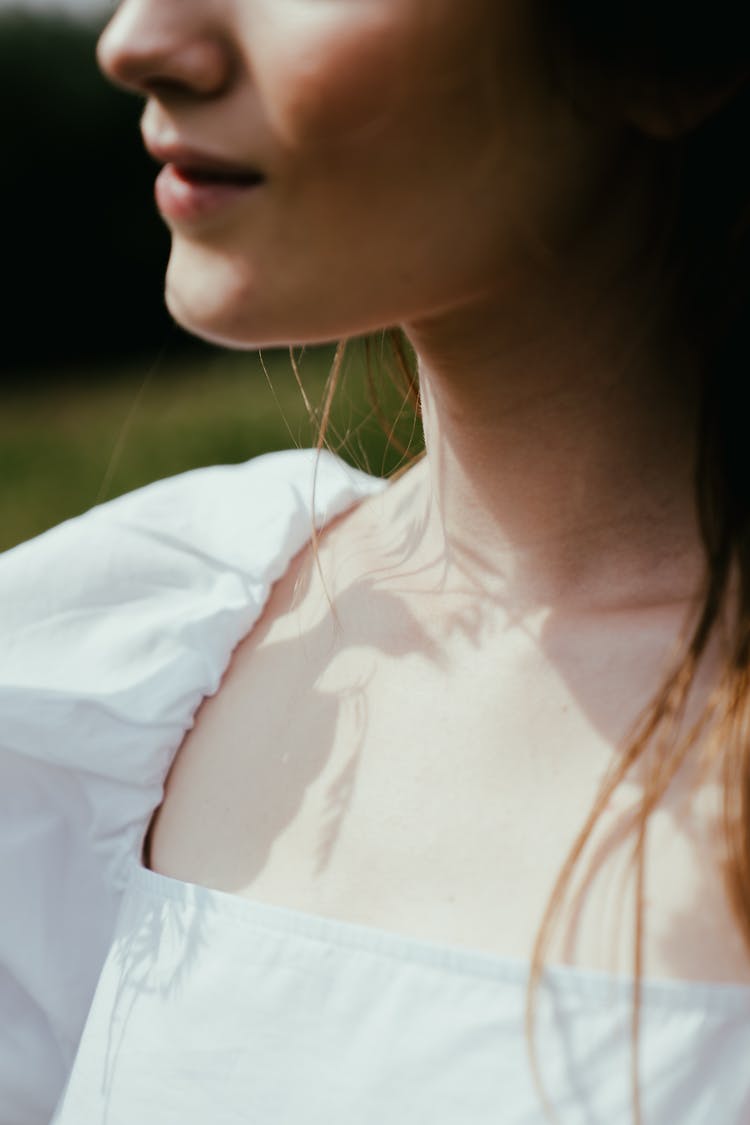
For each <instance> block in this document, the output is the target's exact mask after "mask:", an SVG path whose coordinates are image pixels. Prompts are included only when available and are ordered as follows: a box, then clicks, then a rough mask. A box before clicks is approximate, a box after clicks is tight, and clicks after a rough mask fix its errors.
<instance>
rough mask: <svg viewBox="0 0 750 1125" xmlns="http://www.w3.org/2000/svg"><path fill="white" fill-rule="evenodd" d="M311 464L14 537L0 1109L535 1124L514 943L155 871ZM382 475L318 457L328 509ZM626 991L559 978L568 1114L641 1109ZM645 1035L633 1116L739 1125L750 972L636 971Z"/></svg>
mask: <svg viewBox="0 0 750 1125" xmlns="http://www.w3.org/2000/svg"><path fill="white" fill-rule="evenodd" d="M314 462H315V454H314V453H313V452H312V451H303V452H289V453H282V454H274V455H270V456H267V457H263V458H258V459H256V460H255V461H252V462H250V463H248V464H247V465H239V466H222V467H216V468H211V469H200V470H195V471H193V472H191V473H186V474H183V475H181V476H179V477H174V478H171V479H169V480H166V481H161V482H158V483H156V484H154V485H150V486H148V487H147V488H144V489H140V490H138V491H137V492H134V493H130V494H129V495H127V496H124V497H120V498H119V499H117V500H114V501H111V502H110V503H108V504H105V505H101V506H99V507H97V508H94V509H92V510H91V511H90V512H88V513H86V514H85V515H83V516H81V517H78V518H77V519H74V520H70V521H68V522H66V523H64V524H62V525H60V527H57V528H54V529H52V530H51V531H49V532H47V533H45V534H44V535H42V536H40V537H38V538H37V539H34V540H31V541H30V542H28V543H25V544H22V545H21V546H19V547H16V548H14V549H13V550H11V551H8V552H6V553H5V554H4V555H0V631H1V635H2V638H3V643H2V650H1V651H0V771H1V773H0V848H2V864H1V865H0V896H1V899H0V901H2V903H3V917H2V923H1V924H0V1125H42V1123H45V1125H47V1123H48V1122H50V1119H51V1118H52V1119H53V1120H54V1123H55V1125H177V1123H179V1125H206V1123H207V1122H209V1121H211V1122H217V1123H218V1125H235V1123H236V1125H239V1123H240V1122H241V1123H242V1125H251V1123H252V1125H344V1123H346V1125H353V1123H356V1125H370V1123H372V1125H375V1123H376V1122H377V1125H382V1123H383V1122H387V1123H388V1125H421V1123H424V1125H427V1123H429V1125H464V1123H467V1125H485V1123H487V1125H489V1123H490V1122H492V1123H493V1125H543V1122H544V1120H545V1119H544V1116H543V1113H542V1109H541V1107H540V1104H539V1101H538V1099H537V1096H536V1094H535V1092H534V1088H533V1084H532V1081H531V1077H530V1072H529V1067H528V1064H527V1060H526V1054H525V1043H524V1031H523V1003H524V995H525V979H526V966H525V965H524V964H523V963H520V962H515V961H511V960H508V959H503V958H497V957H490V956H488V955H486V954H481V953H477V952H473V951H470V950H458V949H451V948H449V947H443V946H440V945H436V944H431V943H425V942H419V941H415V940H412V939H409V938H405V937H401V936H399V935H397V934H393V933H388V932H385V931H380V930H377V929H373V928H370V927H364V926H358V925H354V924H352V923H343V922H338V921H335V920H332V919H325V918H318V917H315V916H312V915H307V914H304V913H301V912H298V911H290V910H282V909H280V908H278V907H273V906H269V905H267V904H264V903H255V902H249V901H246V900H243V899H239V898H234V897H232V896H231V895H227V894H224V893H222V892H218V891H213V890H208V889H206V888H202V887H196V886H194V885H192V884H188V883H182V882H179V881H177V880H173V879H169V878H166V877H165V876H162V875H158V874H155V873H153V872H149V871H145V870H144V869H143V868H142V867H141V866H140V863H139V855H140V850H141V845H142V841H143V836H144V833H145V831H146V828H147V825H148V823H149V820H150V818H151V815H152V813H153V810H154V809H155V808H156V807H157V806H158V804H159V803H160V801H161V797H162V793H163V782H164V779H165V777H166V774H167V771H168V769H169V766H170V764H171V761H172V759H173V757H174V754H175V753H176V751H177V749H178V748H179V745H180V743H181V741H182V739H183V737H184V734H185V732H186V731H187V730H188V729H189V728H190V726H191V724H192V721H193V717H194V715H195V713H196V711H197V709H198V707H199V705H200V702H201V700H202V699H203V698H204V697H205V696H206V695H211V694H213V693H214V692H215V691H216V690H217V689H218V686H219V683H220V681H221V677H222V674H223V672H224V670H225V668H226V666H227V664H228V662H229V659H230V657H231V653H232V651H233V649H234V648H235V646H236V645H237V643H238V642H239V640H240V639H241V638H242V637H243V636H244V635H246V634H247V633H248V632H249V630H250V629H251V628H252V626H253V624H254V623H255V621H256V620H257V619H258V617H259V616H260V614H261V612H262V609H263V606H264V605H265V602H266V599H267V597H268V594H269V591H270V588H271V586H272V584H273V582H274V581H275V580H276V579H278V578H279V577H280V576H281V575H282V574H283V573H284V571H285V570H286V568H287V567H288V565H289V563H290V561H291V559H292V557H293V556H294V555H295V554H296V553H297V551H298V550H299V549H300V548H301V547H302V546H304V544H305V542H307V540H308V538H309V535H310V524H311V513H312V509H311V490H312V478H313V466H314ZM382 486H383V485H382V482H381V481H379V480H377V479H376V478H369V477H366V476H364V475H363V474H359V473H356V472H354V471H353V470H351V469H348V468H347V467H346V466H345V465H343V463H342V462H340V461H337V460H336V459H335V458H333V457H331V456H329V455H323V457H322V459H321V462H320V467H319V471H318V475H317V484H316V510H315V513H314V518H315V522H316V524H317V525H318V526H322V525H323V524H324V523H325V522H326V520H329V519H331V518H333V517H334V516H335V515H337V514H338V513H339V512H341V511H344V510H345V509H346V508H348V507H349V506H350V505H351V504H352V503H354V502H355V501H356V500H357V499H358V498H360V497H363V496H365V495H367V494H368V493H370V492H372V491H376V490H378V489H380V488H381V487H382ZM630 1006H631V992H630V986H629V984H628V983H627V982H626V981H624V980H621V979H619V978H615V977H610V976H608V975H607V974H601V973H594V972H584V971H581V970H576V969H571V968H556V969H552V970H548V972H547V975H546V977H545V984H544V988H543V990H542V992H541V994H540V1028H539V1054H540V1058H541V1059H542V1060H543V1077H544V1079H545V1082H546V1085H547V1089H548V1092H549V1096H550V1099H551V1101H552V1104H553V1105H554V1107H555V1111H556V1113H557V1115H558V1119H559V1120H560V1121H561V1122H562V1123H563V1125H595V1123H596V1125H598V1123H600V1122H601V1123H602V1125H619V1123H620V1122H622V1123H623V1125H625V1123H626V1122H629V1121H630V1116H629V1115H630V1086H629V1071H630V1056H629V1050H630V1046H629V1044H630ZM642 1044H643V1046H642V1060H641V1062H642V1090H643V1101H644V1125H678V1123H679V1125H707V1123H709V1122H710V1123H711V1125H713V1123H714V1122H717V1123H718V1122H721V1125H748V1122H750V988H742V987H739V986H727V985H723V986H722V985H708V984H706V985H701V984H693V983H687V982H668V981H665V982H652V981H647V982H645V985H644V1005H643V1028H642ZM61 1094H62V1097H61ZM56 1105H57V1111H56V1112H55V1106H56Z"/></svg>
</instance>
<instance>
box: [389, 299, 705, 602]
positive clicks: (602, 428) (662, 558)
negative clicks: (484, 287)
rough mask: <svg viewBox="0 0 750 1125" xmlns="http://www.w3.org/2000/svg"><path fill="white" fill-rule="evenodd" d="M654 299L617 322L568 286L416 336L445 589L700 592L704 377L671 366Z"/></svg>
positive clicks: (507, 595)
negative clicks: (699, 438) (699, 448)
mask: <svg viewBox="0 0 750 1125" xmlns="http://www.w3.org/2000/svg"><path fill="white" fill-rule="evenodd" d="M561 294H565V303H564V305H563V304H562V303H561ZM639 305H640V306H642V302H639V301H637V300H633V301H632V302H627V301H625V302H623V301H621V300H618V302H617V306H616V313H614V312H613V311H612V308H610V307H607V306H606V303H605V302H604V301H603V300H601V299H600V298H599V297H597V298H596V299H595V298H594V297H593V296H592V291H591V290H588V291H587V290H585V289H579V291H578V292H577V293H575V294H573V293H572V292H571V290H570V287H569V286H568V287H566V285H565V284H563V283H562V282H561V283H559V284H550V285H549V286H548V287H547V288H546V292H541V291H540V290H539V289H537V291H536V293H535V295H534V299H533V300H530V299H529V295H528V293H526V294H525V295H524V296H523V299H522V300H520V299H519V300H516V301H513V302H510V301H508V300H507V299H506V300H505V301H498V299H497V296H495V298H494V299H491V298H490V297H487V298H486V299H481V300H476V301H474V302H473V303H472V304H471V305H467V306H466V307H465V308H463V309H461V310H459V311H455V312H453V313H451V314H450V315H443V316H441V317H439V318H434V319H432V320H429V321H423V322H421V323H419V324H415V325H411V326H410V327H409V329H408V333H409V335H410V337H411V340H412V342H413V344H414V346H415V348H416V350H417V354H418V356H419V367H420V385H421V392H422V405H423V419H424V429H425V439H426V449H427V456H426V459H425V463H424V464H423V466H422V467H421V469H420V470H419V476H415V478H414V479H415V482H416V481H420V482H421V483H420V487H421V489H422V495H423V497H424V501H425V504H426V508H425V522H424V527H425V535H424V540H423V544H422V546H423V548H424V550H425V551H426V554H425V556H424V557H425V558H427V557H429V558H430V559H432V560H439V567H440V568H442V578H441V581H442V582H448V583H451V582H454V581H455V582H456V583H457V584H460V585H462V586H465V585H466V583H467V582H468V583H470V584H471V586H472V587H473V588H475V589H477V590H480V591H482V592H484V593H485V594H488V595H489V596H491V597H492V598H495V599H500V600H502V602H503V603H505V604H512V605H513V606H515V607H516V608H520V607H525V608H530V607H539V606H553V605H554V606H561V605H566V606H569V607H573V606H575V607H577V608H588V609H594V608H603V607H606V608H610V609H615V608H623V607H625V606H629V607H633V606H640V607H643V606H645V605H653V604H657V603H667V602H674V601H680V600H682V599H685V598H688V597H690V596H692V595H693V594H694V593H695V590H696V586H697V583H698V581H699V578H700V574H701V567H702V554H701V549H700V541H699V537H698V532H697V523H696V518H695V513H694V499H693V464H694V457H695V429H696V417H697V414H696V411H697V405H696V403H697V379H696V378H695V375H694V373H693V372H691V371H690V370H689V367H688V366H687V364H685V365H684V366H683V358H684V357H679V358H678V357H675V356H674V355H672V356H671V357H670V359H669V361H666V360H665V354H666V351H667V349H666V348H664V347H663V346H660V344H659V339H658V336H659V334H658V332H657V331H656V327H655V325H651V326H648V327H645V326H644V325H645V321H644V315H643V308H642V307H639ZM498 308H506V310H507V311H506V314H505V316H504V317H503V316H502V315H500V316H499V315H498ZM520 308H522V309H523V310H524V312H523V315H520V313H519V309H520ZM678 364H679V369H678ZM415 472H416V470H415Z"/></svg>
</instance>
